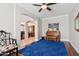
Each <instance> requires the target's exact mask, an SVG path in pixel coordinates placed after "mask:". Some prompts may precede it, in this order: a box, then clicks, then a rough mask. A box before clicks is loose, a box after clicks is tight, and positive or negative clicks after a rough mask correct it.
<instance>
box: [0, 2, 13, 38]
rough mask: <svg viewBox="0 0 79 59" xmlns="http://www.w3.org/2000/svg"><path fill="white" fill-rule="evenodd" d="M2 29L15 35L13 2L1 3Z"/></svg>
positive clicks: (0, 24) (0, 19) (0, 18)
mask: <svg viewBox="0 0 79 59" xmlns="http://www.w3.org/2000/svg"><path fill="white" fill-rule="evenodd" d="M0 30H5V31H7V32H10V33H11V34H12V37H14V6H13V4H11V3H0Z"/></svg>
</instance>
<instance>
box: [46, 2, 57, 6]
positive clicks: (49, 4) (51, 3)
mask: <svg viewBox="0 0 79 59" xmlns="http://www.w3.org/2000/svg"><path fill="white" fill-rule="evenodd" d="M54 4H57V3H48V4H46V5H48V6H50V5H54Z"/></svg>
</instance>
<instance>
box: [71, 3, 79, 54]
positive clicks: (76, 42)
mask: <svg viewBox="0 0 79 59" xmlns="http://www.w3.org/2000/svg"><path fill="white" fill-rule="evenodd" d="M78 12H79V4H77V6H76V7H75V8H74V9H73V10H72V11H71V13H70V14H69V28H70V31H69V32H70V43H71V44H72V46H73V47H74V48H75V49H76V50H77V52H78V53H79V32H77V31H76V30H75V28H74V19H75V17H76V15H77V13H78Z"/></svg>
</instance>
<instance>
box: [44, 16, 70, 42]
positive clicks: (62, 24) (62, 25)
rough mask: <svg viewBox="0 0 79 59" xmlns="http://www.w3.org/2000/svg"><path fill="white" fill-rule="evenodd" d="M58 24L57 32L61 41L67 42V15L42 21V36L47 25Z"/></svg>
mask: <svg viewBox="0 0 79 59" xmlns="http://www.w3.org/2000/svg"><path fill="white" fill-rule="evenodd" d="M50 23H59V30H60V32H61V41H69V19H68V15H60V16H57V17H50V18H44V19H42V36H45V35H46V31H47V30H48V24H50Z"/></svg>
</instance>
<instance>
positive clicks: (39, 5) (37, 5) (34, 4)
mask: <svg viewBox="0 0 79 59" xmlns="http://www.w3.org/2000/svg"><path fill="white" fill-rule="evenodd" d="M33 5H34V6H41V5H39V4H33Z"/></svg>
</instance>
